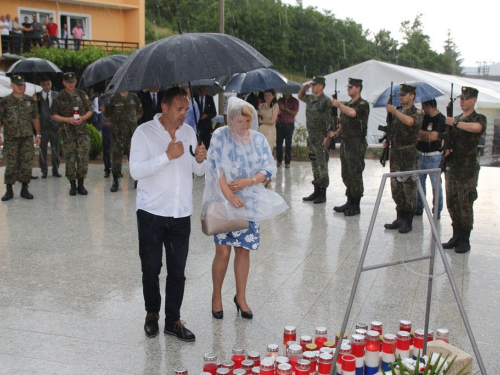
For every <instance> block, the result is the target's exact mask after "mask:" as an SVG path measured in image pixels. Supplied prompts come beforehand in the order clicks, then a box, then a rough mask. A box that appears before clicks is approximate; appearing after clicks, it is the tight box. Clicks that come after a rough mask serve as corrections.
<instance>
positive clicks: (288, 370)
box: [276, 363, 292, 375]
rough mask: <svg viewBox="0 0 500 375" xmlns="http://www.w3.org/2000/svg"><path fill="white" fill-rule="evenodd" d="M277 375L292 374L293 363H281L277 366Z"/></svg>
mask: <svg viewBox="0 0 500 375" xmlns="http://www.w3.org/2000/svg"><path fill="white" fill-rule="evenodd" d="M276 375H292V365H291V364H289V363H280V364H279V365H278V367H277V368H276Z"/></svg>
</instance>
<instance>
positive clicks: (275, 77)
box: [226, 68, 288, 93]
mask: <svg viewBox="0 0 500 375" xmlns="http://www.w3.org/2000/svg"><path fill="white" fill-rule="evenodd" d="M287 82H288V80H287V79H286V77H285V76H284V75H283V74H281V73H280V72H277V71H276V70H273V69H264V68H263V69H255V70H252V71H251V72H248V73H239V74H235V75H234V76H233V78H231V82H229V83H228V84H227V86H226V92H228V91H233V92H237V93H242V92H243V93H245V92H251V91H265V90H268V89H273V88H275V87H278V86H283V85H286V83H287Z"/></svg>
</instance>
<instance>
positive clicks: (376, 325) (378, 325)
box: [370, 320, 384, 335]
mask: <svg viewBox="0 0 500 375" xmlns="http://www.w3.org/2000/svg"><path fill="white" fill-rule="evenodd" d="M370 326H371V328H370V329H371V330H372V331H377V332H378V334H379V335H383V334H384V333H383V332H382V331H383V329H382V326H383V325H382V322H381V321H378V320H374V321H373V322H371V324H370Z"/></svg>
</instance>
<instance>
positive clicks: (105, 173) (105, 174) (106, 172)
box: [104, 169, 110, 178]
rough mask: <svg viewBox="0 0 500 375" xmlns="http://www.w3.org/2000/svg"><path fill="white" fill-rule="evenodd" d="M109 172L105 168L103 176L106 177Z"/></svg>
mask: <svg viewBox="0 0 500 375" xmlns="http://www.w3.org/2000/svg"><path fill="white" fill-rule="evenodd" d="M109 172H110V170H109V169H105V170H104V178H108V177H109Z"/></svg>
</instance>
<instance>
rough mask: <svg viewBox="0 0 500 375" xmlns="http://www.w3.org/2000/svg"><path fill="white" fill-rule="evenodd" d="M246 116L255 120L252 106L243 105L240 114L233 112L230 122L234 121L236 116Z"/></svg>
mask: <svg viewBox="0 0 500 375" xmlns="http://www.w3.org/2000/svg"><path fill="white" fill-rule="evenodd" d="M239 115H241V116H245V117H250V119H253V107H252V106H250V105H243V106H242V107H241V111H240V113H238V112H236V111H233V112H231V113H230V115H229V116H228V121H232V120H233V119H234V118H235V117H236V116H239Z"/></svg>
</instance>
